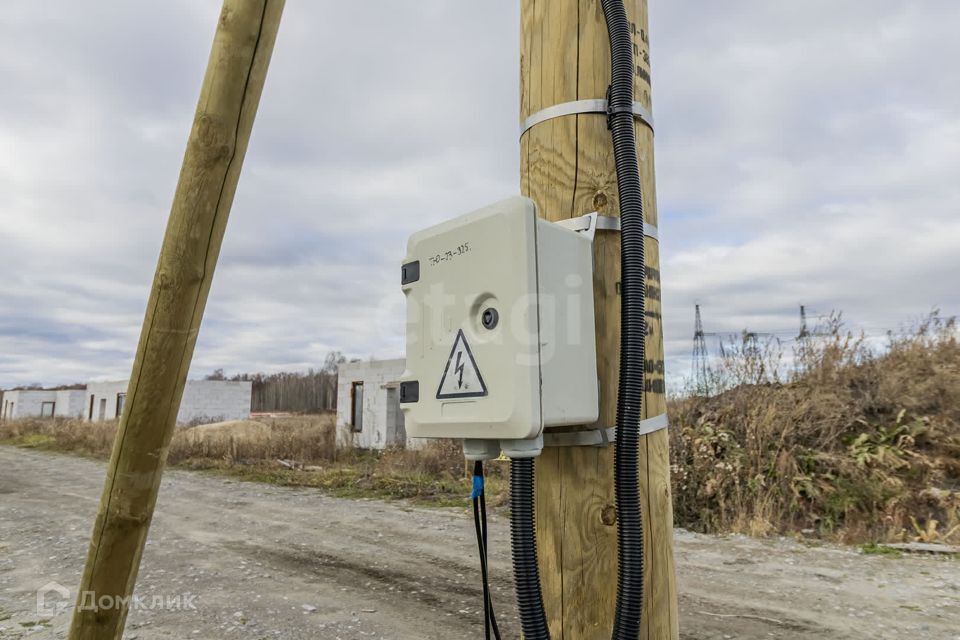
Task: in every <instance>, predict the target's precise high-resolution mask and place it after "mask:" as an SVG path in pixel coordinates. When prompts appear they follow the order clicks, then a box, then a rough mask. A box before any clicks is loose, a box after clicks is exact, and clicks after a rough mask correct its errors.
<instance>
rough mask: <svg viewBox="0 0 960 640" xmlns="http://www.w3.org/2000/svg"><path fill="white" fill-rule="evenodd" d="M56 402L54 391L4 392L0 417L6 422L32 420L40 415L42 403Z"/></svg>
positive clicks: (25, 390) (27, 390) (26, 390)
mask: <svg viewBox="0 0 960 640" xmlns="http://www.w3.org/2000/svg"><path fill="white" fill-rule="evenodd" d="M56 401H57V392H56V391H46V390H38V389H23V390H20V391H4V392H3V404H2V405H0V415H2V416H3V417H4V419H6V420H16V419H17V418H34V417H38V416H39V415H40V409H41V407H42V406H43V403H44V402H56ZM54 409H56V408H54Z"/></svg>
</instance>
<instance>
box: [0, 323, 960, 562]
mask: <svg viewBox="0 0 960 640" xmlns="http://www.w3.org/2000/svg"><path fill="white" fill-rule="evenodd" d="M816 333H817V334H818V335H816V336H811V337H810V338H808V339H806V340H802V341H799V342H798V345H797V347H796V348H795V350H794V352H793V353H792V354H791V357H790V358H789V362H787V363H785V360H787V358H785V354H784V352H783V349H781V348H780V346H779V345H778V344H777V343H775V342H767V343H763V344H758V343H757V342H756V340H752V339H750V338H749V334H745V335H744V339H743V341H742V343H738V344H735V345H734V344H730V345H727V346H726V347H725V349H724V356H723V358H722V359H721V361H720V362H719V363H718V365H717V366H716V367H714V368H713V369H712V370H711V371H710V372H709V374H710V380H709V384H710V389H709V391H710V393H709V394H704V395H698V394H696V393H688V394H687V395H685V396H683V397H678V398H672V399H671V400H670V402H669V413H670V418H671V429H670V434H671V435H670V437H671V456H672V473H673V484H674V486H673V497H674V514H675V522H676V524H677V525H678V526H681V527H685V528H688V529H693V530H696V531H701V532H707V533H727V532H737V533H746V534H749V535H754V536H767V535H777V534H798V535H804V536H805V537H818V538H824V539H829V540H839V541H844V542H848V543H863V544H866V545H867V546H865V547H864V548H865V549H870V550H871V552H876V553H886V552H885V551H876V547H875V546H871V545H873V543H876V542H894V541H896V542H901V541H919V542H948V543H960V344H958V341H957V327H956V322H955V320H954V319H952V318H949V319H946V318H942V317H940V316H939V315H937V314H933V315H931V316H930V317H928V318H926V319H925V320H923V321H922V322H919V323H917V324H916V325H915V326H913V327H912V328H911V329H909V330H906V331H902V332H900V333H891V334H890V335H889V337H888V339H887V344H886V345H884V346H882V347H880V348H878V346H877V345H872V346H871V345H870V344H869V343H868V341H867V340H865V338H864V337H863V336H862V335H855V334H853V333H851V332H848V331H845V330H844V328H843V325H842V323H841V322H840V318H839V317H838V316H835V317H833V318H831V319H830V320H829V321H827V322H826V323H825V326H824V327H820V328H819V329H818V330H817V331H816ZM788 369H789V371H787V370H788ZM701 391H702V390H701ZM334 422H335V419H334V415H333V414H332V413H325V414H319V415H301V416H291V417H284V418H272V419H265V420H260V421H241V422H230V423H219V424H213V425H201V426H197V427H190V428H183V429H179V430H178V431H177V432H176V434H175V436H174V438H173V441H172V442H171V445H170V450H169V456H168V461H169V463H170V464H171V465H172V466H174V467H178V468H184V469H193V470H199V471H204V472H211V473H217V474H222V475H227V476H231V477H235V478H238V479H243V480H250V481H259V482H269V483H274V484H280V485H287V486H304V487H317V488H320V489H322V490H324V491H327V492H329V493H331V494H333V495H338V496H344V497H354V498H360V497H375V498H383V499H407V500H411V501H413V502H415V503H419V504H429V505H440V506H448V505H458V506H468V504H469V499H468V496H469V494H470V480H469V475H468V471H469V469H468V467H467V465H465V464H464V461H463V456H462V454H461V451H460V447H459V444H458V443H456V442H452V441H444V442H434V443H431V444H429V445H427V446H426V447H425V448H423V449H421V450H419V451H409V450H403V449H393V450H387V451H381V452H374V451H356V450H344V449H339V450H338V449H337V447H336V437H335V436H336V432H335V424H334ZM116 428H117V424H116V423H115V422H104V423H87V422H82V421H71V420H66V421H63V420H56V421H51V420H39V419H35V420H18V421H11V422H4V423H0V442H4V443H6V444H13V445H17V446H22V447H32V448H36V449H44V450H53V451H61V452H70V453H75V454H80V455H85V456H91V457H95V458H99V459H106V458H108V457H109V455H110V450H111V447H112V444H113V438H114V435H115V433H116ZM506 464H507V463H505V462H492V463H489V464H488V465H487V472H488V477H489V481H488V496H489V498H488V500H489V502H490V503H491V505H492V506H498V505H503V504H505V502H506V495H507V476H508V471H507V467H506Z"/></svg>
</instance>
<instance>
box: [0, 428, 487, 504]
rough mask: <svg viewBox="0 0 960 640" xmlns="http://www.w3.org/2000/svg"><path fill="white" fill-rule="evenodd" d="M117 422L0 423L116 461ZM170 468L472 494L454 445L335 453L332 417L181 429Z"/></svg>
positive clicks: (392, 491)
mask: <svg viewBox="0 0 960 640" xmlns="http://www.w3.org/2000/svg"><path fill="white" fill-rule="evenodd" d="M116 430H117V423H116V422H115V421H111V422H84V421H81V420H60V419H57V420H50V419H43V420H41V419H39V418H36V419H24V420H14V421H7V422H0V441H5V442H7V443H11V444H16V445H19V446H25V447H33V448H39V449H47V450H55V451H65V452H70V453H77V454H80V455H87V456H91V457H96V458H100V459H105V458H107V457H109V456H110V451H111V448H112V446H113V440H114V436H115V435H116ZM167 460H168V463H169V464H171V465H174V466H179V467H181V468H188V469H196V470H206V471H216V472H219V473H225V474H228V475H231V476H235V477H239V478H243V479H248V480H257V481H263V482H270V483H275V484H282V485H287V486H311V487H319V488H322V489H326V490H329V491H331V492H332V493H334V494H336V495H343V496H354V497H360V496H372V497H380V498H410V499H415V500H420V501H425V502H432V503H440V504H458V505H459V504H466V502H467V497H468V496H469V494H470V487H469V482H468V479H467V478H466V476H465V474H464V468H465V467H464V462H463V452H462V451H461V449H460V444H459V443H458V442H454V441H449V440H448V441H436V442H431V443H429V444H427V445H426V446H425V447H423V448H422V449H418V450H406V449H387V450H385V451H361V450H354V449H349V450H345V449H337V447H336V426H335V418H334V415H333V414H331V413H325V414H319V415H302V416H290V417H284V418H277V419H267V420H262V421H241V422H228V423H218V424H213V425H201V426H196V427H190V428H183V429H178V430H177V432H176V433H175V434H174V437H173V440H172V441H171V443H170V450H169V453H168V458H167ZM490 475H491V476H492V477H491V486H490V494H491V495H490V501H491V503H493V504H499V503H501V502H502V501H503V499H504V496H505V495H506V492H505V491H504V482H503V477H504V475H505V474H504V473H503V469H501V468H500V467H498V466H497V465H490Z"/></svg>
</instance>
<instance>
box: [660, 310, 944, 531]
mask: <svg viewBox="0 0 960 640" xmlns="http://www.w3.org/2000/svg"><path fill="white" fill-rule="evenodd" d="M829 333H830V335H829V336H828V337H826V338H818V339H815V340H809V341H807V343H806V344H805V345H803V346H802V348H801V349H799V350H798V351H797V352H796V354H795V358H796V364H797V368H796V373H794V374H793V375H791V376H789V377H788V381H786V382H779V381H778V380H776V378H775V376H776V375H778V374H777V373H776V371H777V369H776V367H771V366H770V363H772V362H774V361H776V360H777V358H778V355H777V354H776V353H771V351H770V350H769V349H760V350H756V349H754V350H752V352H751V353H744V352H740V353H739V354H738V353H734V354H733V355H732V356H728V359H727V361H725V362H724V363H723V364H722V365H721V371H719V372H715V380H720V381H722V382H723V386H724V387H726V388H727V390H726V391H723V392H721V393H719V394H718V395H716V396H713V397H688V398H681V399H675V400H672V401H671V403H670V407H669V411H670V415H671V421H672V423H673V428H672V429H671V438H672V441H671V455H672V458H673V478H674V500H675V514H676V520H677V523H678V524H679V525H681V526H686V527H689V528H692V529H696V530H700V531H707V532H721V531H735V532H742V533H748V534H752V535H767V534H771V533H786V532H792V531H801V530H806V531H807V532H808V533H809V532H810V531H811V530H812V531H813V532H815V533H816V534H819V535H822V536H825V537H830V538H834V539H840V540H844V541H847V542H862V541H869V540H903V539H917V540H924V541H938V540H939V541H957V540H960V344H958V341H957V332H956V326H955V321H954V319H943V318H941V317H939V316H938V315H937V314H933V315H931V316H930V317H929V318H927V319H926V320H924V321H922V322H920V323H918V324H917V326H915V327H913V329H912V330H910V331H907V332H904V333H901V334H891V335H890V338H889V345H888V347H887V348H886V349H884V350H883V351H882V352H881V353H879V354H877V353H874V352H873V351H872V350H871V349H869V348H868V347H867V345H866V343H865V341H864V339H863V337H862V336H856V335H852V334H850V333H847V332H844V331H843V330H842V329H841V327H840V324H839V322H836V321H835V322H833V323H832V324H831V331H830V332H829ZM751 357H752V358H754V359H763V360H764V361H765V362H766V363H767V364H766V366H763V365H764V363H758V362H752V363H751V362H746V361H745V360H747V359H748V358H751ZM764 368H765V369H766V371H767V373H765V374H759V375H758V371H761V370H762V369H764ZM771 372H772V373H771Z"/></svg>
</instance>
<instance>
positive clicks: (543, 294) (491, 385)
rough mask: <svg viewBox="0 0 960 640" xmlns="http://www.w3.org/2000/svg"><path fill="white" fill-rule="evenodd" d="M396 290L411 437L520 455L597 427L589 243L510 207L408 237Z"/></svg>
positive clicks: (528, 209)
mask: <svg viewBox="0 0 960 640" xmlns="http://www.w3.org/2000/svg"><path fill="white" fill-rule="evenodd" d="M401 282H402V287H403V292H404V294H405V295H406V297H407V370H406V372H405V373H404V375H403V378H402V381H401V389H400V406H401V408H402V410H403V411H404V413H405V421H406V427H407V433H408V434H409V435H410V436H412V437H428V438H463V439H464V449H465V452H466V454H467V457H470V458H477V459H482V458H489V457H495V456H496V455H499V453H500V451H501V450H502V451H503V452H504V453H506V454H507V455H510V456H512V457H524V456H534V455H537V454H539V452H540V450H541V448H542V446H543V438H542V433H543V430H544V429H545V428H550V427H556V426H562V425H576V424H585V423H591V422H595V421H596V420H597V415H598V406H599V403H598V389H597V362H596V360H597V358H596V346H595V330H594V308H593V254H592V247H591V240H590V238H589V237H587V236H586V235H584V234H580V233H577V232H576V231H572V230H570V229H567V228H564V227H561V226H560V225H558V224H556V223H552V222H548V221H546V220H544V219H542V218H539V217H538V216H537V209H536V205H535V204H534V203H533V201H532V200H529V199H527V198H522V197H515V198H510V199H508V200H504V201H502V202H498V203H496V204H494V205H491V206H489V207H485V208H483V209H480V210H479V211H474V212H473V213H469V214H467V215H464V216H461V217H459V218H455V219H453V220H450V221H447V222H444V223H442V224H439V225H437V226H435V227H431V228H429V229H426V230H424V231H420V232H419V233H416V234H414V235H413V236H411V237H410V240H409V242H408V244H407V256H406V258H405V259H404V262H403V266H402V270H401Z"/></svg>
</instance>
